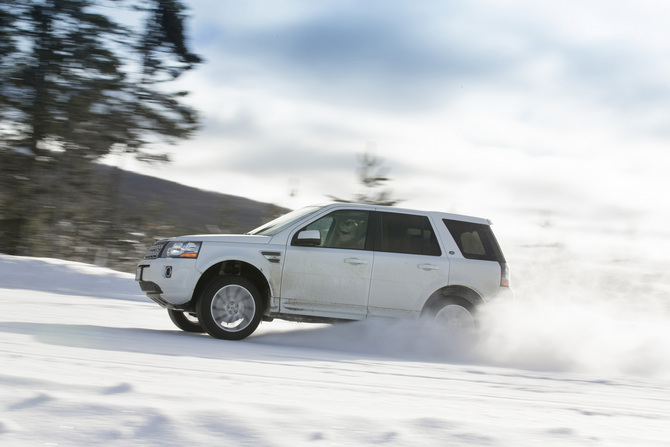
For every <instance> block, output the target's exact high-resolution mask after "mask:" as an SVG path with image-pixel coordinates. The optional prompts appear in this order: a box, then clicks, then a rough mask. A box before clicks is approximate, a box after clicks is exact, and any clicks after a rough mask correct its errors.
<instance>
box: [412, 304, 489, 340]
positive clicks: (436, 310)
mask: <svg viewBox="0 0 670 447" xmlns="http://www.w3.org/2000/svg"><path fill="white" fill-rule="evenodd" d="M427 310H428V311H427V312H426V314H425V316H426V317H427V318H429V319H430V320H431V321H432V322H433V323H435V324H436V325H438V326H440V327H441V328H442V329H444V332H445V335H446V336H448V337H450V338H452V337H453V338H462V337H472V336H474V335H475V334H476V332H477V329H478V324H477V315H476V308H475V306H473V305H472V304H471V303H470V302H469V301H467V300H466V299H464V298H461V297H457V296H454V297H445V298H444V299H442V300H440V301H437V302H435V303H434V304H433V305H432V306H431V307H430V308H429V309H427Z"/></svg>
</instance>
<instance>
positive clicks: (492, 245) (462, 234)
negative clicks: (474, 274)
mask: <svg viewBox="0 0 670 447" xmlns="http://www.w3.org/2000/svg"><path fill="white" fill-rule="evenodd" d="M443 221H444V224H445V225H446V226H447V229H448V230H449V233H451V236H452V237H453V238H454V240H455V241H456V245H458V249H459V250H461V253H462V254H463V257H465V258H467V259H479V260H482V261H498V262H505V258H504V257H503V254H502V251H501V250H500V246H499V245H498V241H497V240H496V238H495V236H494V235H493V231H491V227H490V226H489V225H484V224H478V223H471V222H463V221H460V220H451V219H443Z"/></svg>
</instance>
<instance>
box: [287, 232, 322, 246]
mask: <svg viewBox="0 0 670 447" xmlns="http://www.w3.org/2000/svg"><path fill="white" fill-rule="evenodd" d="M293 245H299V246H301V247H314V246H317V245H321V232H320V231H319V230H305V231H301V232H300V233H298V237H296V238H295V242H294V243H293Z"/></svg>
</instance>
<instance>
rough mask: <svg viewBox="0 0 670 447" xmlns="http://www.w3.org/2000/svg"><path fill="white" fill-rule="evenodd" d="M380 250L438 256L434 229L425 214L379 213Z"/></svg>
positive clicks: (439, 253) (439, 251)
mask: <svg viewBox="0 0 670 447" xmlns="http://www.w3.org/2000/svg"><path fill="white" fill-rule="evenodd" d="M380 214H381V230H382V231H381V238H380V239H381V241H380V251H385V252H392V253H407V254H412V255H430V256H440V255H441V254H442V251H441V250H440V245H439V244H438V243H437V238H436V237H435V231H433V227H432V226H431V225H430V221H429V220H428V217H426V216H416V215H413V214H398V213H380Z"/></svg>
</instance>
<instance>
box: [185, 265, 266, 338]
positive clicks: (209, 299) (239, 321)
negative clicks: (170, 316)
mask: <svg viewBox="0 0 670 447" xmlns="http://www.w3.org/2000/svg"><path fill="white" fill-rule="evenodd" d="M260 296H261V295H260V293H259V292H258V289H257V288H256V286H255V285H254V284H253V283H252V282H251V281H249V280H248V279H246V278H242V277H239V276H228V277H220V278H217V279H215V280H214V281H212V282H211V283H210V285H209V286H208V287H207V288H206V289H205V291H204V293H203V294H202V296H201V298H200V300H199V301H198V306H197V311H198V320H199V321H200V324H201V325H202V327H203V328H204V329H205V331H207V333H208V334H209V335H211V336H212V337H215V338H220V339H224V340H241V339H243V338H246V337H248V336H249V335H251V334H252V333H253V332H254V331H255V330H256V328H257V327H258V325H259V324H260V322H261V317H262V316H263V303H262V301H261V298H260Z"/></svg>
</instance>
